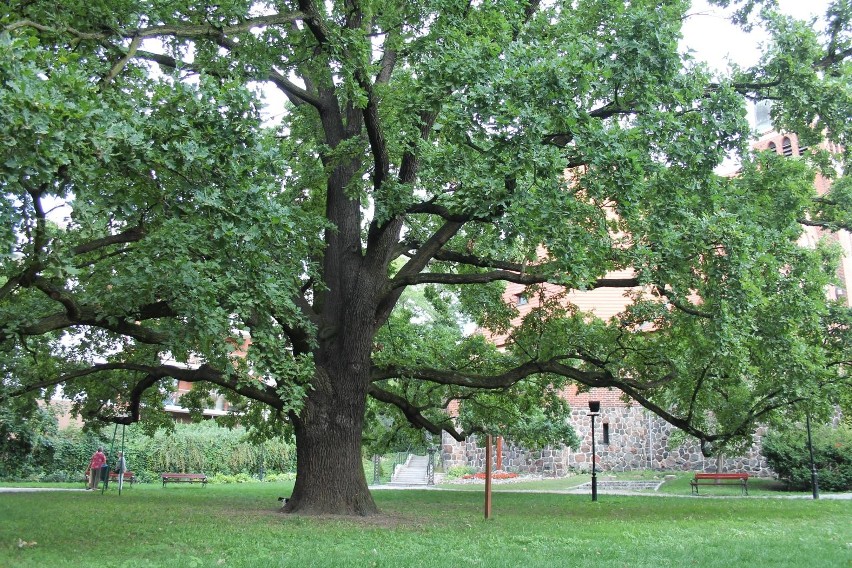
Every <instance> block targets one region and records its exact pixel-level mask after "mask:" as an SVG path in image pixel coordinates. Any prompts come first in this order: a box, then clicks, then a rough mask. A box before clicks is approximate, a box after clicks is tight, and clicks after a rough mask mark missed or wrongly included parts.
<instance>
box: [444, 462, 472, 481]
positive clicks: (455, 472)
mask: <svg viewBox="0 0 852 568" xmlns="http://www.w3.org/2000/svg"><path fill="white" fill-rule="evenodd" d="M474 473H476V468H475V467H471V466H469V465H454V466H453V467H451V468H448V469H447V479H459V478H461V477H464V476H465V475H471V474H474Z"/></svg>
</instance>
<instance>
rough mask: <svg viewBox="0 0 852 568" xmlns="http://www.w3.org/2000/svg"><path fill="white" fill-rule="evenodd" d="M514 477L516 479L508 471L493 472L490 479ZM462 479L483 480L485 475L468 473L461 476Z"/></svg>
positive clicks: (516, 475) (515, 474)
mask: <svg viewBox="0 0 852 568" xmlns="http://www.w3.org/2000/svg"><path fill="white" fill-rule="evenodd" d="M515 477H518V474H517V473H512V472H509V471H495V472H493V473H492V474H491V479H514V478H515ZM462 479H485V473H482V472H480V473H469V474H467V475H464V476H462Z"/></svg>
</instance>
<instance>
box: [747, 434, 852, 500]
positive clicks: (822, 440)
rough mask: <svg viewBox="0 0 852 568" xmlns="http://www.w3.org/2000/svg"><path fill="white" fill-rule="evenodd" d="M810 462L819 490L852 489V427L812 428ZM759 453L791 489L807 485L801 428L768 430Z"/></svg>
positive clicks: (805, 449) (806, 457) (808, 474)
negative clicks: (812, 464)
mask: <svg viewBox="0 0 852 568" xmlns="http://www.w3.org/2000/svg"><path fill="white" fill-rule="evenodd" d="M812 440H813V447H814V463H815V465H816V469H817V474H818V482H819V487H820V489H825V490H826V491H849V490H852V428H850V427H849V426H848V425H847V426H840V427H838V428H832V427H830V426H819V427H816V428H813V430H812ZM763 455H764V457H766V461H767V462H769V466H770V467H771V468H772V469H773V470H775V473H777V474H778V478H779V479H781V480H782V481H784V482H785V483H786V484H787V485H788V486H789V487H791V488H793V489H800V490H807V489H809V488H810V486H811V462H810V454H809V452H808V446H807V433H806V431H805V429H804V428H798V429H790V430H784V431H777V430H775V431H771V432H770V433H769V434H768V435H767V436H766V437H765V438H764V439H763Z"/></svg>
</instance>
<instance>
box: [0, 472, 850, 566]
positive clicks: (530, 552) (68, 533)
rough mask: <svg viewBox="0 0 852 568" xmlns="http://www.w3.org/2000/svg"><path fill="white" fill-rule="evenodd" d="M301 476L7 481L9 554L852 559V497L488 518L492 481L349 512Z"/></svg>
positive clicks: (252, 559)
mask: <svg viewBox="0 0 852 568" xmlns="http://www.w3.org/2000/svg"><path fill="white" fill-rule="evenodd" d="M290 488H291V486H290V485H288V484H272V483H263V484H261V483H254V484H241V485H209V486H207V487H200V486H185V485H174V486H168V487H166V488H163V487H162V486H161V485H159V484H143V485H137V486H134V487H132V488H125V490H124V491H123V492H122V495H121V496H120V497H119V495H118V492H117V491H116V490H115V489H111V490H109V491H107V492H106V494H104V495H101V493H100V492H43V493H15V494H11V493H4V494H0V568H18V567H39V568H42V567H63V566H69V567H71V566H73V567H75V568H78V567H88V566H92V567H95V566H97V567H100V568H104V567H113V566H121V567H132V568H137V567H139V568H144V567H154V566H178V567H207V566H210V567H217V566H226V567H255V566H264V567H266V566H269V567H273V566H297V567H311V566H329V567H340V566H353V567H355V566H357V567H366V566H382V567H394V568H397V567H421V566H422V567H428V566H435V567H441V568H447V567H454V568H457V567H467V566H483V567H494V566H511V567H516V566H518V567H521V566H524V567H525V566H548V567H552V566H582V567H587V566H606V567H610V566H615V567H625V566H627V567H631V568H632V567H642V566H648V567H654V568H657V567H667V566H672V567H678V568H683V567H689V566H700V567H713V566H724V567H726V568H729V567H731V566H752V567H763V566H767V567H769V566H771V567H783V566H790V567H796V568H799V567H802V566H808V567H821V566H825V567H850V566H852V502H850V501H829V500H819V501H812V500H808V499H763V498H747V499H717V498H713V497H700V498H684V497H668V498H666V497H650V496H649V497H645V496H639V497H633V496H616V495H601V496H600V500H599V501H598V502H597V503H592V502H591V501H590V499H589V498H588V496H587V495H565V494H546V493H513V492H508V491H501V492H498V493H496V494H495V495H494V500H493V517H492V519H490V520H489V521H485V520H484V519H483V515H482V509H483V496H482V492H481V491H478V492H477V491H463V492H458V491H429V490H423V491H418V490H406V491H398V490H378V491H375V492H374V493H375V497H376V501H377V502H378V504H379V506H380V507H381V509H382V511H383V515H381V516H379V517H374V518H367V519H356V520H350V519H341V518H322V519H315V518H300V517H292V516H288V515H283V514H281V513H278V512H277V511H278V503H277V501H276V498H277V497H278V496H279V495H289V491H290ZM687 491H688V486H687ZM22 542H23V543H29V544H21V543H22ZM33 543H34V544H33Z"/></svg>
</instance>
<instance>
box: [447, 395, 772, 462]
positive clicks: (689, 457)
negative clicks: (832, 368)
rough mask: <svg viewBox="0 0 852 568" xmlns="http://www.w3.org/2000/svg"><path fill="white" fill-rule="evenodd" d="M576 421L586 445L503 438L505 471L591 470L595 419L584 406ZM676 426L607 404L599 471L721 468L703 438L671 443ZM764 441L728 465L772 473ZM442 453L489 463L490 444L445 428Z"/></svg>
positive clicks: (599, 433) (598, 431)
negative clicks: (530, 445) (539, 444)
mask: <svg viewBox="0 0 852 568" xmlns="http://www.w3.org/2000/svg"><path fill="white" fill-rule="evenodd" d="M571 423H572V426H573V427H574V429H575V430H576V431H577V435H578V437H579V438H580V447H579V448H576V449H574V450H572V449H570V448H567V447H565V446H562V447H558V448H552V447H548V448H545V449H544V450H541V451H530V450H527V449H524V448H520V447H518V446H513V445H512V444H511V442H510V441H508V440H507V441H505V442H504V443H503V456H502V463H503V469H504V470H505V471H511V472H517V473H533V474H540V475H544V476H552V477H563V476H565V475H568V473H569V472H571V471H589V470H591V464H592V437H591V420H590V419H589V416H588V412H587V411H585V410H583V409H582V407H579V408H578V409H576V410H574V411H573V412H572V414H571ZM605 424H606V425H607V426H606V427H607V429H608V430H609V443H604V436H603V431H604V425H605ZM674 430H675V429H674V428H673V427H672V426H671V425H669V424H668V423H667V422H665V421H664V420H662V419H661V418H659V417H657V416H655V415H654V414H653V413H651V412H649V411H647V410H645V409H644V408H642V407H640V406H638V405H630V406H616V407H610V408H606V407H602V408H601V415H600V416H598V417H597V418H596V419H595V449H596V450H597V454H598V461H597V469H598V470H599V471H614V472H619V471H633V470H658V471H710V472H714V471H716V465H717V464H716V461H717V460H716V458H715V457H711V458H705V457H704V456H703V455H702V454H701V450H700V448H699V447H698V444H697V443H696V442H695V441H694V440H692V439H688V440H687V441H685V442H684V443H683V444H681V445H679V446H677V447H670V445H669V437H670V436H671V434H672V432H673V431H674ZM758 434H759V435H758V442H757V443H756V444H755V445H753V446H752V447H751V448H750V449H749V451H748V452H747V453H746V454H745V455H743V456H740V457H731V458H726V459H725V460H724V463H723V466H722V471H743V472H748V473H750V474H752V475H756V476H770V475H772V471H771V470H770V469H769V467H768V465H767V464H766V460H765V459H764V458H763V456H761V455H760V446H759V437H760V434H762V432H759V433H758ZM442 458H443V461H444V465H445V467H452V466H458V465H467V466H472V467H475V468H476V469H478V470H482V469H484V468H485V466H484V460H485V449H484V448H483V447H480V446H479V444H478V441H477V439H476V438H475V437H471V438H470V439H468V440H466V441H464V442H456V441H455V440H453V439H452V438H450V437H449V436H448V435H446V434H444V436H443V439H442Z"/></svg>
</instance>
